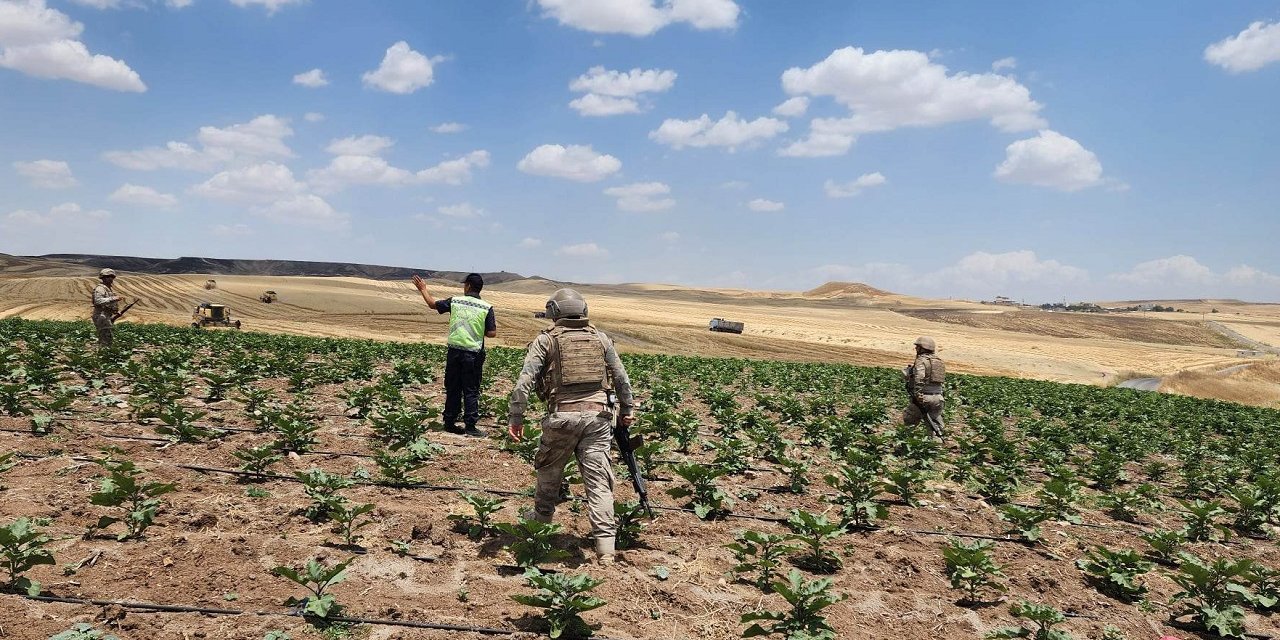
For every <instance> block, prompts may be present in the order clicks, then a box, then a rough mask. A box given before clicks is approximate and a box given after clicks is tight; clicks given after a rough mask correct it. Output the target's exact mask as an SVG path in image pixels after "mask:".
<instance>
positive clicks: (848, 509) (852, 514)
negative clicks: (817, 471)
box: [824, 452, 889, 529]
mask: <svg viewBox="0 0 1280 640" xmlns="http://www.w3.org/2000/svg"><path fill="white" fill-rule="evenodd" d="M877 474H878V463H876V462H875V461H874V460H872V459H871V458H870V457H868V456H866V455H864V454H859V453H856V452H854V453H850V454H849V455H848V456H846V461H845V463H844V464H841V465H840V466H839V467H837V473H831V474H827V475H826V476H825V478H824V479H825V480H826V481H827V484H828V485H831V487H832V488H833V489H835V490H836V491H838V492H839V494H838V495H837V496H835V497H834V498H831V501H832V502H834V503H836V504H838V505H840V513H841V516H842V518H843V520H844V524H845V525H846V526H849V527H851V528H855V529H865V528H868V527H870V526H871V523H872V522H873V521H875V520H879V519H881V518H884V517H886V516H887V515H889V510H888V509H886V508H885V506H884V505H882V504H880V503H879V502H876V500H875V498H876V496H878V495H879V494H880V488H881V486H882V485H881V483H880V482H879V481H878V480H877Z"/></svg>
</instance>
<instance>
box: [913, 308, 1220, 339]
mask: <svg viewBox="0 0 1280 640" xmlns="http://www.w3.org/2000/svg"><path fill="white" fill-rule="evenodd" d="M904 313H906V314H908V315H911V316H914V317H917V318H924V319H926V320H932V321H935V322H946V323H950V324H962V325H965V326H969V327H979V328H987V329H1001V330H1004V331H1016V332H1019V333H1032V334H1036V335H1045V336H1054V337H1058V338H1117V339H1120V340H1131V341H1134V342H1156V343H1160V344H1177V345H1200V346H1206V347H1223V348H1235V347H1236V346H1237V345H1236V344H1235V343H1233V342H1232V341H1231V340H1229V339H1227V338H1226V337H1224V336H1222V335H1221V334H1219V333H1217V332H1215V331H1213V330H1211V329H1209V328H1207V327H1205V326H1204V325H1203V324H1201V323H1200V322H1199V316H1198V315H1189V316H1188V317H1186V318H1183V319H1182V320H1183V321H1182V322H1170V321H1167V320H1162V319H1154V318H1146V317H1143V316H1140V315H1135V314H1123V315H1121V314H1099V313H1062V312H1048V311H1039V310H1031V309H1015V310H1009V311H1005V312H1002V313H990V312H987V313H983V312H977V313H975V312H968V311H948V310H926V311H904Z"/></svg>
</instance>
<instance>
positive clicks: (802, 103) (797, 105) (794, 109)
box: [773, 96, 809, 118]
mask: <svg viewBox="0 0 1280 640" xmlns="http://www.w3.org/2000/svg"><path fill="white" fill-rule="evenodd" d="M808 110H809V98H807V97H805V96H795V97H793V98H787V99H786V100H784V101H783V102H782V104H779V105H778V106H776V107H774V108H773V114H774V115H776V116H782V117H784V118H798V117H800V116H802V115H804V114H805V112H806V111H808Z"/></svg>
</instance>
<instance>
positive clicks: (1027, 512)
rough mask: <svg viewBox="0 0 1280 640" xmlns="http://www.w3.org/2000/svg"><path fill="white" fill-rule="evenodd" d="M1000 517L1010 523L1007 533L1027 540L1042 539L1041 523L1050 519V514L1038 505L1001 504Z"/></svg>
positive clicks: (1036, 540) (1035, 540)
mask: <svg viewBox="0 0 1280 640" xmlns="http://www.w3.org/2000/svg"><path fill="white" fill-rule="evenodd" d="M999 515H1000V519H1001V520H1004V521H1005V522H1008V523H1009V528H1008V529H1007V530H1006V531H1005V533H1006V534H1015V535H1017V536H1018V537H1019V538H1021V539H1022V540H1023V541H1025V542H1038V541H1039V540H1040V535H1041V531H1040V524H1041V523H1043V522H1044V521H1045V520H1048V519H1049V514H1047V513H1045V512H1044V511H1043V510H1041V509H1038V508H1036V507H1024V506H1021V505H1016V504H1006V505H1001V506H1000V511H999Z"/></svg>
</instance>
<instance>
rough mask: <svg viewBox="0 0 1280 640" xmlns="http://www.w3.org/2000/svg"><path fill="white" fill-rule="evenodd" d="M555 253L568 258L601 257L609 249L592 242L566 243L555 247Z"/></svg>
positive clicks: (606, 253)
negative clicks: (557, 247)
mask: <svg viewBox="0 0 1280 640" xmlns="http://www.w3.org/2000/svg"><path fill="white" fill-rule="evenodd" d="M556 255H558V256H567V257H570V258H603V257H605V256H607V255H609V251H608V250H606V249H605V248H604V247H601V246H600V245H598V244H596V243H594V242H584V243H581V244H568V245H564V246H562V247H560V248H559V249H556Z"/></svg>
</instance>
